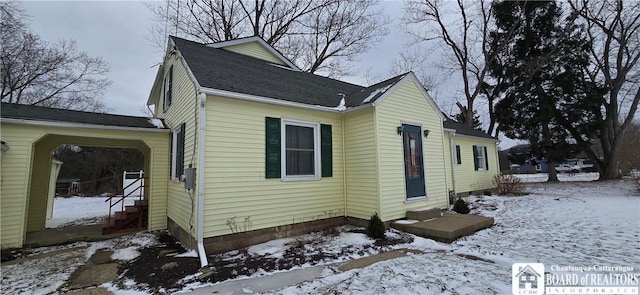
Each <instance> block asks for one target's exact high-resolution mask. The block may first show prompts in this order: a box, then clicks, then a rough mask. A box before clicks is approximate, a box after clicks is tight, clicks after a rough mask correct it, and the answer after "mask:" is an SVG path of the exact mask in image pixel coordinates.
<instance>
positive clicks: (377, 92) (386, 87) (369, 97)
mask: <svg viewBox="0 0 640 295" xmlns="http://www.w3.org/2000/svg"><path fill="white" fill-rule="evenodd" d="M393 85H395V83H393V84H389V85H387V86H385V87H380V88H378V89H376V90H374V91H373V92H371V94H369V96H367V97H366V98H365V99H364V100H363V101H362V104H365V103H368V102H369V101H371V100H372V99H373V98H375V97H376V96H377V95H378V94H382V93H385V92H386V91H387V90H389V88H391V86H393Z"/></svg>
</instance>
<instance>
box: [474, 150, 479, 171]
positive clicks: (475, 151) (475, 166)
mask: <svg viewBox="0 0 640 295" xmlns="http://www.w3.org/2000/svg"><path fill="white" fill-rule="evenodd" d="M477 148H478V146H475V145H474V146H473V169H475V170H476V171H478V166H480V165H478V149H477Z"/></svg>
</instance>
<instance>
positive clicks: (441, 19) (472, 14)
mask: <svg viewBox="0 0 640 295" xmlns="http://www.w3.org/2000/svg"><path fill="white" fill-rule="evenodd" d="M449 4H450V3H448V2H444V1H439V0H423V1H418V0H412V1H409V2H407V4H406V6H405V15H404V17H403V21H404V23H405V24H406V25H407V26H408V31H409V34H411V35H412V36H413V37H414V42H416V43H421V42H436V44H437V46H439V47H442V48H444V55H445V58H446V62H444V63H443V64H440V66H441V67H443V68H444V69H446V70H449V71H451V72H455V73H459V74H460V76H461V78H462V85H461V88H462V89H461V92H462V93H463V94H464V98H465V102H464V103H463V104H459V106H462V107H463V108H460V112H462V113H463V114H464V116H465V117H466V120H465V122H467V124H468V125H469V126H472V124H473V121H474V120H473V116H474V111H475V105H476V102H477V99H478V97H480V96H483V95H484V96H486V97H487V99H488V100H489V104H488V105H489V106H490V109H489V113H490V126H489V127H488V128H487V133H489V134H492V133H493V132H497V131H495V119H494V118H493V113H492V108H491V106H492V105H493V101H494V100H495V97H494V95H497V93H498V92H497V91H493V90H492V89H495V86H493V88H491V87H490V85H489V84H488V82H487V80H488V77H487V72H488V66H489V64H490V63H492V62H495V55H492V54H491V53H490V50H489V39H490V36H489V31H490V30H489V26H490V25H491V18H492V14H491V12H490V9H491V7H490V6H487V5H486V4H485V2H484V1H478V2H476V1H473V2H467V1H464V0H458V1H457V2H456V3H455V5H449Z"/></svg>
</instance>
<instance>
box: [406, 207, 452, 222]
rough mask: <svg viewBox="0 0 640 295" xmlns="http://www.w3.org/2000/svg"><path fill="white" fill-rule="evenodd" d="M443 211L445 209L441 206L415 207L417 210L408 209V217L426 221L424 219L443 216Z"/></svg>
mask: <svg viewBox="0 0 640 295" xmlns="http://www.w3.org/2000/svg"><path fill="white" fill-rule="evenodd" d="M443 212H445V211H444V210H442V209H440V208H424V209H415V210H411V211H407V219H409V220H419V221H424V220H429V219H432V218H436V217H440V216H442V213H443Z"/></svg>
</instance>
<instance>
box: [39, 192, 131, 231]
mask: <svg viewBox="0 0 640 295" xmlns="http://www.w3.org/2000/svg"><path fill="white" fill-rule="evenodd" d="M137 198H138V197H130V198H127V199H125V203H124V205H125V206H127V205H133V202H134V200H136V199H137ZM114 200H116V199H115V198H114ZM105 201H107V197H97V196H96V197H78V196H74V197H69V198H64V197H56V198H55V199H54V200H53V214H52V216H51V219H49V220H47V222H46V227H47V228H56V227H61V226H69V225H88V224H97V223H102V218H103V217H105V216H107V215H108V214H109V202H105ZM120 209H121V206H120V203H118V205H116V206H115V207H113V209H112V211H118V210H120Z"/></svg>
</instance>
